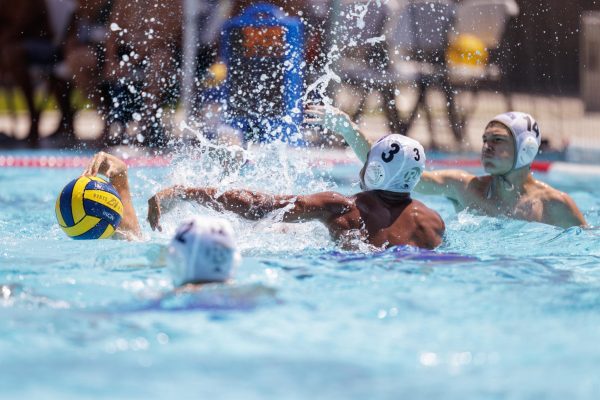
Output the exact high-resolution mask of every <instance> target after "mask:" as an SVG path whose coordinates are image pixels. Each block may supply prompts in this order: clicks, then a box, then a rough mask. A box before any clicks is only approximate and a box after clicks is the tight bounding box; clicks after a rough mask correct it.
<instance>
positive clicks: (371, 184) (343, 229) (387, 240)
mask: <svg viewBox="0 0 600 400" xmlns="http://www.w3.org/2000/svg"><path fill="white" fill-rule="evenodd" d="M424 166H425V151H424V150H423V147H422V146H421V144H420V143H419V142H417V141H415V140H413V139H410V138H407V137H405V136H402V135H389V136H386V137H385V138H382V139H381V140H379V141H378V142H377V143H375V144H374V145H373V147H372V149H371V151H370V152H369V155H368V156H367V158H366V162H365V165H364V167H363V168H362V170H361V173H360V179H361V187H362V189H363V191H362V192H360V193H357V194H355V195H354V196H349V197H348V196H344V195H341V194H339V193H334V192H322V193H316V194H311V195H270V194H265V193H260V192H254V191H249V190H229V191H226V192H224V193H220V192H219V190H218V189H217V188H209V187H200V188H186V187H182V186H174V187H171V188H168V189H165V190H162V191H160V192H159V193H157V194H156V195H154V196H153V197H152V198H150V200H148V221H149V222H150V225H151V227H152V229H159V230H161V226H160V217H161V214H162V212H164V211H165V210H168V209H169V208H171V207H172V206H173V204H174V203H175V200H187V201H196V202H198V203H200V204H203V205H206V206H209V207H212V208H214V209H216V210H220V211H221V210H222V211H231V212H234V213H236V214H238V215H240V216H242V217H244V218H247V219H252V220H256V219H260V218H264V217H265V216H266V215H267V214H269V213H271V212H273V211H276V210H281V212H282V220H283V221H284V222H302V221H309V220H318V221H321V222H322V223H323V224H325V226H326V227H327V228H328V230H329V232H330V234H331V236H332V237H333V238H334V239H335V240H336V241H337V242H338V243H340V244H341V245H342V246H344V247H356V245H357V243H356V242H355V241H356V240H360V241H362V242H366V243H369V244H371V245H373V246H375V247H378V248H385V247H390V246H395V245H412V246H417V247H421V248H429V249H431V248H434V247H436V246H438V245H439V244H440V243H441V242H442V236H443V234H444V230H445V226H444V222H443V221H442V219H441V217H440V216H439V215H438V214H437V213H436V212H435V211H433V210H431V209H429V208H427V207H426V206H425V205H424V204H423V203H421V202H419V201H416V200H413V199H412V198H411V197H410V193H411V191H412V189H413V188H414V186H415V185H416V184H417V183H418V181H419V178H420V176H421V173H422V172H423V169H424Z"/></svg>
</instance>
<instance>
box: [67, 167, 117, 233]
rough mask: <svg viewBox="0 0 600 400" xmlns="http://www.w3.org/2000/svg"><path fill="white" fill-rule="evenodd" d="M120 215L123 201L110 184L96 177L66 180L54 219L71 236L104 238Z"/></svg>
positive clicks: (113, 228) (113, 231) (112, 228)
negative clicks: (66, 183)
mask: <svg viewBox="0 0 600 400" xmlns="http://www.w3.org/2000/svg"><path fill="white" fill-rule="evenodd" d="M122 217H123V203H122V202H121V197H120V196H119V194H118V193H117V191H116V189H115V188H114V186H113V185H111V184H110V183H108V182H107V181H105V180H104V179H102V178H98V177H95V176H81V177H79V178H77V179H74V180H72V181H71V182H69V184H68V185H67V186H65V188H64V189H63V190H62V192H61V193H60V195H59V196H58V199H56V219H57V220H58V224H59V225H60V227H61V228H62V230H63V231H65V233H66V234H67V236H69V237H71V238H73V239H107V238H109V237H111V236H112V235H113V233H115V230H116V229H117V227H118V226H119V223H120V222H121V218H122Z"/></svg>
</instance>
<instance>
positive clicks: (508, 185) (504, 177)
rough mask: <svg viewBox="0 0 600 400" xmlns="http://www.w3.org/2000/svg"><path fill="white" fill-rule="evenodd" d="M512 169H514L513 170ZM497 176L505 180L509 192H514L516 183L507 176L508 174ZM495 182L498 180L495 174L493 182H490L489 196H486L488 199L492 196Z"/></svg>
mask: <svg viewBox="0 0 600 400" xmlns="http://www.w3.org/2000/svg"><path fill="white" fill-rule="evenodd" d="M511 171H513V170H511ZM509 172H510V171H509ZM496 176H499V177H500V178H501V179H502V182H504V185H505V188H506V191H507V192H512V191H513V190H515V185H514V184H513V183H512V182H511V181H509V180H508V179H507V178H506V174H502V175H496ZM495 182H496V180H495V179H493V176H492V182H491V183H490V186H489V188H488V191H487V196H486V197H487V199H488V200H489V199H491V198H492V192H493V191H494V186H496V184H495Z"/></svg>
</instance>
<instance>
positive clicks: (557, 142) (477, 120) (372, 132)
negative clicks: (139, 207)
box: [0, 92, 600, 162]
mask: <svg viewBox="0 0 600 400" xmlns="http://www.w3.org/2000/svg"><path fill="white" fill-rule="evenodd" d="M411 96H412V94H410V93H409V94H407V95H405V96H400V97H399V99H398V100H399V104H400V107H401V109H405V108H407V107H408V106H410V104H411V102H412V98H411ZM462 100H463V101H464V100H465V98H463V99H462ZM512 101H513V106H514V108H515V109H516V110H519V111H524V112H529V113H531V114H532V115H533V116H534V117H535V118H536V119H537V120H538V122H539V124H540V127H541V129H542V135H543V137H544V138H546V139H548V140H549V142H550V146H551V148H553V149H564V148H566V147H567V145H571V146H574V147H576V148H577V149H580V150H581V149H584V150H585V151H587V150H589V149H593V148H595V149H598V152H597V153H593V154H591V155H590V154H586V155H576V156H575V158H577V157H584V158H586V161H587V162H589V161H590V160H591V161H593V160H598V161H596V162H600V113H586V112H584V106H583V103H582V101H581V100H580V99H579V98H576V97H565V96H562V97H559V96H548V95H545V96H536V95H523V94H514V95H512ZM355 102H356V99H354V98H353V97H352V96H351V94H349V93H343V94H342V95H341V96H338V99H337V103H338V104H341V105H342V107H344V108H349V109H352V105H353V103H355ZM379 102H380V100H379V98H378V96H377V95H376V94H372V95H371V96H370V97H369V100H368V102H367V110H369V111H367V112H366V113H365V115H364V116H363V117H362V118H361V119H360V122H359V123H360V125H361V126H362V128H363V129H364V131H365V132H367V134H368V135H369V136H370V137H371V138H377V137H379V136H381V135H383V134H385V133H387V129H386V121H385V118H384V116H383V114H382V113H380V112H378V111H376V110H377V109H378V108H379ZM461 103H462V104H465V103H463V102H461ZM429 104H430V105H431V106H432V114H433V116H434V122H433V126H434V131H435V135H436V141H437V142H438V145H439V146H440V148H441V150H444V151H456V150H458V146H457V145H456V143H455V142H454V140H453V138H452V135H451V132H450V129H449V125H448V120H447V118H446V117H445V110H444V100H443V98H442V96H441V95H440V94H439V93H432V94H431V95H430V97H429ZM474 104H475V109H474V112H473V114H472V116H471V117H470V119H469V120H468V124H467V127H466V135H465V138H466V140H465V143H464V147H463V149H462V150H467V151H478V150H479V146H480V145H481V134H482V132H483V128H484V126H485V124H486V123H487V122H488V121H489V119H490V118H492V117H493V116H495V115H496V114H499V113H502V112H504V111H506V110H507V109H506V101H505V99H504V98H503V97H502V96H501V95H499V94H495V93H492V92H482V93H480V94H479V97H478V98H477V100H476V102H475V103H474ZM405 106H406V107H405ZM58 118H59V115H58V113H57V112H55V111H49V112H45V113H43V115H42V118H41V124H40V132H41V136H46V135H48V134H49V133H50V132H52V130H53V129H55V127H56V125H57V124H58ZM182 119H183V112H182V111H177V112H176V113H175V116H174V118H173V119H172V121H171V125H172V126H174V127H177V126H179V122H180V121H181V120H182ZM27 129H28V118H27V114H25V113H19V114H17V115H14V116H11V115H10V114H7V113H0V132H5V133H7V134H9V135H11V136H13V135H14V136H16V137H18V138H23V137H25V135H26V132H27ZM75 129H76V134H77V137H78V138H80V139H84V140H93V139H95V138H97V137H98V136H99V135H100V132H101V129H102V121H101V119H100V118H99V117H98V115H97V114H96V112H95V111H93V110H90V111H81V112H79V113H78V114H77V116H76V121H75ZM178 130H179V129H178V128H175V130H174V131H175V132H178ZM409 134H410V136H412V137H414V138H416V139H418V140H420V141H421V142H422V143H423V144H424V145H425V146H427V145H428V144H429V141H430V134H429V132H428V128H427V123H426V120H425V117H424V116H422V115H421V116H419V117H418V118H417V119H416V121H415V123H414V125H413V127H412V128H411V130H410V131H409Z"/></svg>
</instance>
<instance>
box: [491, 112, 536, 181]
mask: <svg viewBox="0 0 600 400" xmlns="http://www.w3.org/2000/svg"><path fill="white" fill-rule="evenodd" d="M490 122H500V123H501V124H502V125H505V126H506V127H507V128H508V130H509V131H510V133H511V134H512V136H513V139H514V141H515V161H514V163H513V169H518V168H521V167H524V166H526V165H529V164H531V163H532V162H533V160H534V159H535V157H536V155H537V153H538V150H539V148H540V144H541V143H542V135H541V133H540V128H539V126H538V123H537V122H536V121H535V119H533V117H532V116H531V115H530V114H526V113H522V112H516V111H512V112H507V113H504V114H500V115H497V116H496V117H494V119H492V121H490Z"/></svg>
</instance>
